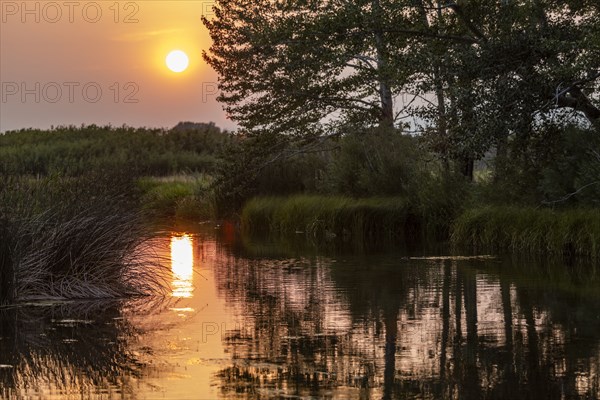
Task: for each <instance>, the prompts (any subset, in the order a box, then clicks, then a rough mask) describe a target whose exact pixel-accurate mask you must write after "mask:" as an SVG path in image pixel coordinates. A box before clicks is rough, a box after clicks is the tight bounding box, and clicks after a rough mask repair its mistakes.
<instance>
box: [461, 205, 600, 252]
mask: <svg viewBox="0 0 600 400" xmlns="http://www.w3.org/2000/svg"><path fill="white" fill-rule="evenodd" d="M452 241H453V242H454V243H455V244H466V245H470V246H473V247H475V248H482V249H483V248H485V249H495V250H498V251H510V252H527V253H546V254H553V255H567V256H575V255H577V256H586V257H592V258H593V259H597V258H598V257H599V256H600V210H594V209H590V210H584V209H575V210H565V211H553V210H549V209H533V208H517V207H485V208H478V209H472V210H468V211H466V212H465V213H463V214H462V215H461V216H460V217H458V218H457V219H456V221H455V222H454V224H453V228H452Z"/></svg>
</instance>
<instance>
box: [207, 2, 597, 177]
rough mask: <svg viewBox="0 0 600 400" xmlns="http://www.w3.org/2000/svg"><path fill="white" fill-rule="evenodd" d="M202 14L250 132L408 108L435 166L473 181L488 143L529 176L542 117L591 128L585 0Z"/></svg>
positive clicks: (362, 122) (403, 112)
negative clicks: (438, 160) (438, 161)
mask: <svg viewBox="0 0 600 400" xmlns="http://www.w3.org/2000/svg"><path fill="white" fill-rule="evenodd" d="M214 11H215V18H214V19H212V20H207V19H204V24H205V25H206V26H207V28H208V29H209V31H210V34H211V37H212V39H213V45H212V46H211V48H210V52H208V53H205V58H206V60H207V61H208V62H209V63H210V64H211V66H212V67H213V68H214V69H215V70H216V71H217V73H218V74H219V77H220V87H221V90H222V95H221V96H220V98H219V99H220V100H221V101H222V102H223V103H224V104H225V107H226V109H227V110H228V112H229V113H230V115H232V117H233V118H234V119H235V120H237V121H238V122H239V123H240V124H241V125H242V127H244V129H245V130H247V131H250V132H253V133H257V134H264V133H265V132H269V134H272V133H275V134H277V133H284V134H287V135H293V136H301V137H308V138H310V137H312V138H314V137H320V136H321V135H322V134H323V132H328V133H331V132H337V133H348V132H349V131H352V129H356V128H364V127H373V126H375V125H385V126H389V125H392V124H395V125H396V127H398V128H404V124H403V123H402V121H401V120H400V119H399V118H401V117H413V119H412V123H411V126H412V127H413V128H414V130H416V131H418V132H420V133H421V134H423V137H424V139H425V142H426V143H427V144H428V146H429V148H430V149H432V150H434V151H435V152H436V153H437V154H438V155H439V156H440V158H441V160H442V161H443V165H445V166H446V168H447V169H450V168H451V167H452V165H454V166H455V169H456V170H457V171H460V172H462V173H463V174H464V175H466V176H469V177H471V178H472V176H473V162H474V160H478V159H481V158H482V157H484V156H485V155H486V154H487V153H488V152H489V151H490V150H495V151H496V152H497V154H498V156H499V157H500V158H501V159H503V160H504V161H505V165H508V166H512V165H516V168H517V169H518V170H519V173H522V176H525V175H526V174H528V171H530V170H532V171H533V172H534V173H535V174H536V175H537V174H539V173H540V169H538V168H537V167H536V163H535V162H534V163H531V162H530V160H531V159H534V160H539V159H542V158H544V154H545V153H546V152H547V147H545V146H540V144H541V143H543V142H544V140H543V138H544V137H545V136H546V135H547V134H549V133H550V134H551V133H552V131H553V129H554V128H556V127H557V128H558V129H561V128H562V127H564V125H565V124H566V123H573V122H577V123H579V124H582V125H585V124H588V125H589V126H590V127H595V129H596V131H597V130H598V121H599V120H600V109H599V108H598V93H599V90H600V79H599V78H600V71H598V65H600V48H599V43H600V28H599V27H600V10H599V9H598V4H597V2H595V1H588V0H585V1H580V0H568V1H529V0H517V1H510V2H505V1H503V2H494V3H482V2H477V1H473V0H465V1H460V2H449V3H444V4H442V3H441V2H431V1H427V0H419V1H412V0H411V1H408V0H361V1H355V2H347V1H331V2H293V3H290V2H270V1H266V0H265V1H258V2H252V3H248V2H247V1H246V0H219V1H216V2H215V8H214ZM242 60H243V61H242ZM409 99H412V100H409ZM390 110H391V111H390ZM551 136H552V137H553V139H555V138H556V135H554V134H551ZM555 142H556V141H554V142H553V143H555ZM552 150H554V149H552ZM452 161H454V163H452Z"/></svg>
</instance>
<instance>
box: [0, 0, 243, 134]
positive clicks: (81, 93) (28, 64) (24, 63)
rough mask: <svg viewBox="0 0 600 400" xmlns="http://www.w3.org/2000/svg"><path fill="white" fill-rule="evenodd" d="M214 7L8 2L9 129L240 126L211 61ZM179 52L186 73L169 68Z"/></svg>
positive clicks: (3, 28)
mask: <svg viewBox="0 0 600 400" xmlns="http://www.w3.org/2000/svg"><path fill="white" fill-rule="evenodd" d="M211 4H212V1H194V0H191V1H188V0H183V1H175V0H170V1H156V0H144V1H136V2H132V1H119V2H117V1H113V0H103V1H95V2H94V1H83V2H79V1H71V2H69V1H66V0H65V1H55V2H54V1H27V2H22V1H20V0H19V1H11V0H0V23H1V25H0V81H1V87H0V89H1V92H2V93H1V95H0V107H1V109H0V131H6V130H11V129H18V128H23V127H41V128H49V127H50V126H51V125H55V126H56V125H63V124H75V125H80V124H82V123H85V124H90V123H96V124H102V125H103V124H108V123H112V124H113V125H122V124H127V125H131V126H149V127H171V126H173V125H175V124H176V123H177V122H179V121H195V122H209V121H213V122H215V123H216V124H217V125H219V126H221V127H224V128H229V129H231V128H233V127H234V124H233V123H232V122H231V121H228V120H227V119H226V116H225V113H224V112H223V111H222V108H221V105H220V104H218V103H217V102H216V100H215V97H216V95H215V91H216V89H215V88H216V80H217V78H216V74H215V73H214V71H212V70H211V69H210V67H208V66H207V65H206V64H205V63H204V61H203V60H202V57H201V54H202V50H204V49H207V48H208V46H209V45H210V38H209V36H208V32H207V31H206V29H205V28H204V26H203V25H202V22H201V20H200V17H201V16H202V15H203V13H204V14H208V15H210V13H211ZM174 49H179V50H183V51H185V52H186V53H187V54H188V56H189V59H190V67H189V68H188V69H187V70H186V71H185V72H182V73H180V74H177V73H173V72H171V71H169V70H168V69H167V68H166V66H165V61H164V59H165V57H166V55H167V54H168V53H169V52H170V51H171V50H174ZM98 89H100V90H101V93H100V92H98ZM59 90H60V92H59ZM130 100H131V101H133V102H130ZM136 101H137V102H136Z"/></svg>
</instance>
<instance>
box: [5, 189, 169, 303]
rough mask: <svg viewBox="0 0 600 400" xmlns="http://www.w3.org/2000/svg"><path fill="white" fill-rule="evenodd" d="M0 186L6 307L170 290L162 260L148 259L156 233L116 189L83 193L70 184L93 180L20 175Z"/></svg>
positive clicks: (119, 296)
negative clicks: (38, 177)
mask: <svg viewBox="0 0 600 400" xmlns="http://www.w3.org/2000/svg"><path fill="white" fill-rule="evenodd" d="M1 183H2V184H3V185H2V186H1V187H0V200H1V201H2V205H3V206H2V207H0V222H1V227H0V236H1V237H0V241H1V242H2V245H1V246H0V261H1V263H0V268H1V272H0V287H2V289H3V290H2V298H1V299H0V301H1V302H2V303H10V302H18V301H26V300H35V299H98V298H121V297H128V296H135V295H145V294H150V293H153V292H156V291H160V290H163V289H162V288H164V287H166V285H164V278H165V277H166V273H165V271H163V269H164V268H163V267H161V264H162V263H161V262H160V260H158V258H149V257H148V246H149V244H148V243H149V240H150V239H151V238H152V235H150V234H149V233H148V231H146V229H145V228H144V225H143V224H142V217H141V215H140V214H139V213H137V212H135V211H132V209H131V208H130V204H129V203H128V201H127V200H125V199H124V198H121V197H119V195H118V194H117V193H118V192H120V190H121V189H120V188H119V184H116V183H115V182H114V181H113V183H112V185H111V186H112V188H110V189H109V188H108V187H105V188H103V187H96V188H95V190H91V189H90V187H89V186H88V187H87V188H86V191H85V192H82V191H79V190H75V189H73V191H70V190H69V187H71V186H72V185H74V186H78V185H79V184H84V183H85V184H90V185H91V184H92V183H90V182H83V181H74V180H68V181H67V182H65V181H63V180H61V179H53V182H51V183H48V182H47V181H35V180H24V179H21V178H18V179H17V178H11V179H3V181H2V182H1ZM58 187H62V188H63V189H65V190H64V191H57V188H58ZM72 193H75V194H76V196H75V197H73V196H71V195H70V194H72ZM86 193H87V194H86ZM4 288H7V290H6V291H5V290H4Z"/></svg>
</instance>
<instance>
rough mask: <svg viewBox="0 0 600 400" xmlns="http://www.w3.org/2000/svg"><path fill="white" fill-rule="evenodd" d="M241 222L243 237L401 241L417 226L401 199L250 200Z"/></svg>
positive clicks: (407, 206) (276, 198)
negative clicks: (269, 234) (266, 235)
mask: <svg viewBox="0 0 600 400" xmlns="http://www.w3.org/2000/svg"><path fill="white" fill-rule="evenodd" d="M241 219H242V229H244V230H245V231H246V232H247V233H266V232H267V231H270V232H273V233H278V234H282V235H289V234H294V233H304V234H306V235H307V236H311V237H321V236H324V237H326V238H333V237H352V238H354V239H364V238H382V237H388V238H394V237H395V238H403V237H404V236H405V233H406V232H410V231H414V230H415V229H417V222H418V221H417V218H416V216H415V215H414V214H413V213H411V210H410V207H409V204H408V201H406V200H405V199H403V198H369V199H352V198H349V197H340V196H309V195H297V196H292V197H283V198H281V197H259V198H254V199H252V200H250V201H249V202H248V203H246V205H245V206H244V208H243V210H242V217H241Z"/></svg>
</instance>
